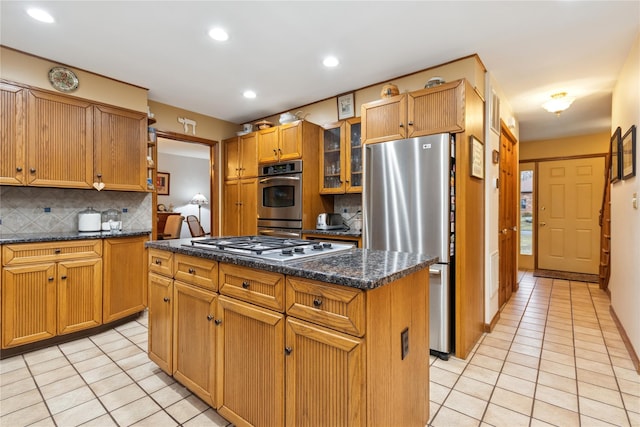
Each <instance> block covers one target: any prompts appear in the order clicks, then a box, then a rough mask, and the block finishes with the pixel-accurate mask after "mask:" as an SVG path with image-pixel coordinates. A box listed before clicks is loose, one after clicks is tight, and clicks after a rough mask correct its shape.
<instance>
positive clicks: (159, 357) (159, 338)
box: [148, 273, 173, 375]
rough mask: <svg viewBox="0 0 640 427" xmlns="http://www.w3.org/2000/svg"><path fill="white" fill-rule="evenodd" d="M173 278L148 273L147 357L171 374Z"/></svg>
mask: <svg viewBox="0 0 640 427" xmlns="http://www.w3.org/2000/svg"><path fill="white" fill-rule="evenodd" d="M172 341H173V279H172V278H168V277H164V276H161V275H159V274H155V273H149V341H148V350H149V359H151V360H152V361H154V362H155V363H156V364H157V365H158V366H159V367H160V369H162V370H163V371H165V372H166V373H167V374H169V375H172V374H173V346H172Z"/></svg>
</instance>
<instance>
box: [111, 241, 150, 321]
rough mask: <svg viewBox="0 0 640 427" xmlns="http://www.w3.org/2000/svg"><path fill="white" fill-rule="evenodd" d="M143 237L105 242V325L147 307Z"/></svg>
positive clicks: (145, 252)
mask: <svg viewBox="0 0 640 427" xmlns="http://www.w3.org/2000/svg"><path fill="white" fill-rule="evenodd" d="M147 240H149V238H148V237H147V236H142V237H118V238H110V239H104V240H103V250H104V254H103V258H104V278H103V292H104V294H103V319H102V320H103V322H104V323H108V322H112V321H114V320H118V319H122V318H123V317H127V316H129V315H131V314H134V313H138V312H140V311H143V310H144V309H145V308H146V307H147V286H146V280H147V250H146V248H145V247H144V243H145V242H146V241H147Z"/></svg>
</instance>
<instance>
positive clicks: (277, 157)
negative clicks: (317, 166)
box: [258, 120, 308, 163]
mask: <svg viewBox="0 0 640 427" xmlns="http://www.w3.org/2000/svg"><path fill="white" fill-rule="evenodd" d="M306 126H308V122H305V121H304V120H298V121H295V122H292V123H287V124H284V125H281V126H275V127H271V128H268V129H262V130H260V131H258V162H259V163H274V162H283V161H287V160H294V159H300V158H302V140H303V132H304V128H305V127H306Z"/></svg>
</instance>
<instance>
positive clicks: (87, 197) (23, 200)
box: [0, 186, 152, 234]
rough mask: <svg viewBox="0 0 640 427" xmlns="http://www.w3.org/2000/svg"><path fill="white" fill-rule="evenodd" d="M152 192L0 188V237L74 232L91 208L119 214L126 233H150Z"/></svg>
mask: <svg viewBox="0 0 640 427" xmlns="http://www.w3.org/2000/svg"><path fill="white" fill-rule="evenodd" d="M151 202H152V194H151V193H138V192H128V191H96V190H76V189H63V188H37V187H17V186H16V187H14V186H0V234H11V233H48V232H74V231H77V230H78V213H79V212H81V211H83V210H85V209H87V208H88V207H92V208H93V209H95V210H97V211H99V212H102V211H104V210H107V209H110V208H114V209H117V210H119V211H120V212H122V226H123V229H125V230H151Z"/></svg>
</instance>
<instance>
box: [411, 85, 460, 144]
mask: <svg viewBox="0 0 640 427" xmlns="http://www.w3.org/2000/svg"><path fill="white" fill-rule="evenodd" d="M464 87H465V86H464V81H463V80H456V81H454V82H451V83H445V84H443V85H440V86H436V87H434V88H429V89H421V90H417V91H415V92H411V93H409V94H408V99H407V102H408V104H407V106H408V127H407V130H408V133H407V137H408V138H413V137H416V136H423V135H433V134H436V133H445V132H451V133H455V132H463V131H464Z"/></svg>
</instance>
